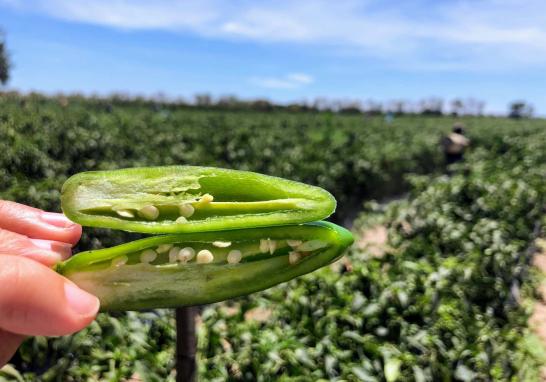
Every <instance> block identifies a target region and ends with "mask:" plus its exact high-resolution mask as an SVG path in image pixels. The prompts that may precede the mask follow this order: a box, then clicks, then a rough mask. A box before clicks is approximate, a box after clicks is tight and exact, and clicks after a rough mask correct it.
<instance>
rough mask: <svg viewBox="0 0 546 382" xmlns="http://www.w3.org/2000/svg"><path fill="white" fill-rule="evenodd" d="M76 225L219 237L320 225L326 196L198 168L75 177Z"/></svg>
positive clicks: (66, 199) (263, 178) (68, 203)
mask: <svg viewBox="0 0 546 382" xmlns="http://www.w3.org/2000/svg"><path fill="white" fill-rule="evenodd" d="M61 201H62V208H63V211H64V213H65V214H66V216H68V217H69V218H70V219H71V220H73V221H74V222H77V223H80V224H82V225H85V226H91V227H104V228H115V229H121V230H125V231H134V232H142V233H152V234H165V233H181V232H204V231H221V230H227V229H237V228H250V227H268V226H275V225H286V224H297V223H305V222H309V221H315V220H321V219H324V218H326V217H328V216H329V215H330V214H332V212H333V211H334V210H335V207H336V201H335V199H334V197H333V196H332V195H331V194H330V193H328V192H327V191H325V190H323V189H321V188H319V187H314V186H310V185H306V184H303V183H299V182H294V181H290V180H286V179H282V178H277V177H272V176H267V175H262V174H257V173H253V172H248V171H238V170H228V169H219V168H212V167H197V166H171V167H148V168H132V169H125V170H117V171H97V172H84V173H80V174H76V175H74V176H72V177H71V178H69V179H68V180H67V181H66V182H65V184H64V185H63V188H62V193H61Z"/></svg>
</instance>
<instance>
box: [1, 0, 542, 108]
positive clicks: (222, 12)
mask: <svg viewBox="0 0 546 382" xmlns="http://www.w3.org/2000/svg"><path fill="white" fill-rule="evenodd" d="M0 27H1V28H3V29H4V31H5V32H6V38H7V43H8V48H9V50H10V52H11V56H12V60H13V62H14V65H15V67H14V70H13V72H12V80H11V82H10V84H9V86H10V88H14V89H19V90H23V91H29V90H38V91H43V92H48V93H53V92H67V93H69V92H84V93H88V94H91V93H99V94H108V93H111V92H129V93H131V94H139V95H154V94H156V93H159V92H161V93H164V94H166V95H167V96H170V97H179V96H182V97H186V98H191V96H192V95H194V94H196V93H202V92H208V93H211V94H212V95H215V96H221V95H227V94H235V95H237V96H240V97H243V98H256V97H266V98H269V99H272V100H275V101H278V102H288V101H299V100H304V99H306V100H312V99H314V98H316V97H326V98H328V99H355V100H362V101H365V100H368V99H374V100H379V101H388V100H396V99H405V100H410V101H417V100H419V99H422V98H428V97H433V96H436V97H442V98H444V99H446V100H450V99H453V98H455V97H461V98H469V97H473V98H476V99H479V100H483V101H485V102H486V105H487V106H486V111H488V112H494V113H503V112H505V110H506V107H507V104H508V103H509V102H510V101H512V100H515V99H524V100H527V101H529V102H531V103H532V104H533V105H534V106H535V108H536V110H537V111H538V112H539V113H540V114H542V115H544V114H546V2H545V1H542V0H525V1H522V0H466V1H463V0H460V1H457V0H453V1H448V0H436V1H433V0H414V1H403V0H383V1H381V0H361V1H351V0H349V1H344V0H336V1H323V0H314V1H310V0H298V1H289V0H277V1H250V0H231V1H230V0H194V1H177V0H157V1H144V0H133V1H129V0H87V1H86V0H49V1H46V0H24V1H23V0H0Z"/></svg>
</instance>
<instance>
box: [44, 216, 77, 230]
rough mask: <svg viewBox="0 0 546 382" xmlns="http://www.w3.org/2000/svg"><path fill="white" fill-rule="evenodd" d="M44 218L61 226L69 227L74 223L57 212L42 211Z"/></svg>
mask: <svg viewBox="0 0 546 382" xmlns="http://www.w3.org/2000/svg"><path fill="white" fill-rule="evenodd" d="M41 217H42V220H43V221H45V222H46V223H47V224H51V225H53V226H55V227H59V228H68V227H71V226H73V225H74V223H72V222H71V221H70V220H68V218H67V217H66V216H64V215H63V214H58V213H55V212H42V214H41Z"/></svg>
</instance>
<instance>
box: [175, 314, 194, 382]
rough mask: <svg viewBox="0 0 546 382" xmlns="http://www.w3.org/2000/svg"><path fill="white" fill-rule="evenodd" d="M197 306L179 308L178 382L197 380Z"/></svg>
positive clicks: (177, 320)
mask: <svg viewBox="0 0 546 382" xmlns="http://www.w3.org/2000/svg"><path fill="white" fill-rule="evenodd" d="M197 313H198V307H197V306H186V307H183V308H177V309H176V310H175V315H176V382H195V381H196V380H197V378H196V376H197V362H196V359H195V354H196V352H197V337H196V334H195V317H196V316H197Z"/></svg>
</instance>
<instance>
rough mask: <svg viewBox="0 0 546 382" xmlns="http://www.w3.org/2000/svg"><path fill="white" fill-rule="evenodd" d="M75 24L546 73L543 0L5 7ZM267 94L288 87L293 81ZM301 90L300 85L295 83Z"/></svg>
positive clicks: (171, 0) (38, 2)
mask: <svg viewBox="0 0 546 382" xmlns="http://www.w3.org/2000/svg"><path fill="white" fill-rule="evenodd" d="M1 3H3V4H5V5H6V6H11V7H16V8H19V9H26V10H28V11H33V12H41V13H46V14H48V15H50V16H52V17H55V18H59V19H63V20H68V21H72V22H85V23H92V24H98V25H104V26H108V27H114V28H120V29H161V30H171V31H185V32H190V33H195V34H197V35H200V36H205V37H210V38H217V39H240V40H248V41H255V42H258V43H291V44H300V45H305V46H310V47H313V48H320V49H321V51H322V52H330V53H331V54H351V55H355V56H360V55H362V56H367V57H374V58H378V59H380V60H382V61H383V62H384V63H385V64H386V65H391V66H397V67H403V68H409V69H421V70H454V69H468V70H482V71H491V70H511V69H516V68H522V67H527V66H543V65H545V64H546V2H544V1H543V0H526V1H521V0H459V1H450V2H439V1H435V0H414V1H411V2H407V1H403V0H399V1H398V2H395V1H391V2H383V1H381V0H362V1H357V0H345V1H343V0H339V1H330V0H298V1H292V0H276V1H274V0H262V1H260V2H253V1H248V0H186V1H182V0H157V1H145V0H131V1H130V0H87V1H85V0H29V1H25V2H23V1H21V0H0V4H1ZM269 80H274V81H269V82H270V85H273V86H275V84H276V86H277V87H283V86H287V85H288V83H291V81H290V80H289V79H287V78H271V79H269ZM296 82H297V81H296Z"/></svg>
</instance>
